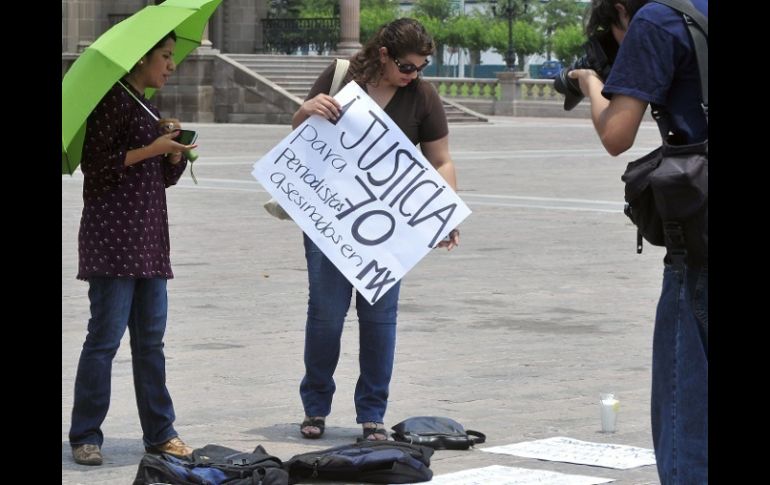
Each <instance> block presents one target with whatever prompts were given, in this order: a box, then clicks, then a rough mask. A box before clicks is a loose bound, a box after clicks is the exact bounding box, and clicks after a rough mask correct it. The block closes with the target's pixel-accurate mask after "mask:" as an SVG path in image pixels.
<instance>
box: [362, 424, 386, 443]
mask: <svg viewBox="0 0 770 485" xmlns="http://www.w3.org/2000/svg"><path fill="white" fill-rule="evenodd" d="M366 424H370V425H371V424H373V425H374V426H364V427H363V435H364V436H363V439H364V440H368V441H386V440H387V439H388V431H387V430H386V429H385V425H384V424H383V423H364V425H366Z"/></svg>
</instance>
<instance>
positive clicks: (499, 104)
mask: <svg viewBox="0 0 770 485" xmlns="http://www.w3.org/2000/svg"><path fill="white" fill-rule="evenodd" d="M495 75H496V76H497V81H498V82H499V83H500V99H499V100H497V101H495V114H496V115H500V116H515V115H516V100H517V99H518V98H519V79H521V78H523V77H524V75H525V74H524V73H523V72H520V71H515V72H514V71H503V72H496V73H495Z"/></svg>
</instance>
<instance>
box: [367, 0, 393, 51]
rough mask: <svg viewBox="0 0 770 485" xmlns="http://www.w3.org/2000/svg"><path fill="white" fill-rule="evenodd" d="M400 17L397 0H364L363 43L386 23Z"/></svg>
mask: <svg viewBox="0 0 770 485" xmlns="http://www.w3.org/2000/svg"><path fill="white" fill-rule="evenodd" d="M398 17H399V12H398V1H397V0H362V1H361V15H360V17H359V18H360V22H359V26H360V30H361V43H362V44H363V43H365V42H366V41H367V40H369V38H370V37H371V36H372V35H374V33H375V32H377V29H379V28H380V27H381V26H383V25H384V24H386V23H388V22H390V21H392V20H394V19H397V18H398Z"/></svg>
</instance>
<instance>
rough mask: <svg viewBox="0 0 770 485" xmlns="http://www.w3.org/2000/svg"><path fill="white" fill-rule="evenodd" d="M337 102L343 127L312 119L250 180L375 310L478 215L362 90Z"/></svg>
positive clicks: (351, 89)
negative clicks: (454, 231)
mask: <svg viewBox="0 0 770 485" xmlns="http://www.w3.org/2000/svg"><path fill="white" fill-rule="evenodd" d="M335 98H336V99H337V101H339V103H340V104H341V105H342V116H341V117H340V118H339V119H338V120H337V121H336V123H333V122H330V121H328V120H326V119H324V118H322V117H320V116H312V117H310V118H309V119H308V120H307V121H305V122H304V123H302V124H301V125H300V126H298V127H297V129H295V130H294V131H293V132H292V133H291V134H289V136H287V137H286V138H284V139H283V140H282V141H281V142H280V143H278V145H276V146H275V147H274V148H273V149H272V150H270V152H268V153H267V154H266V155H265V156H264V157H262V158H261V159H260V160H259V161H257V162H256V163H255V164H254V170H253V172H252V175H253V176H254V178H256V179H257V180H258V181H259V182H260V183H261V184H262V185H263V186H264V187H265V188H266V189H267V191H268V192H270V194H271V195H272V196H273V197H274V198H275V199H276V200H277V201H278V203H279V204H281V206H282V207H283V208H284V209H285V210H286V212H288V213H289V215H291V217H292V219H294V221H295V222H296V223H297V224H298V225H299V226H300V228H302V230H303V231H304V232H305V234H307V235H308V237H310V239H311V240H312V241H313V242H314V243H315V244H316V245H317V246H318V247H319V248H320V249H321V251H323V253H324V254H325V255H326V257H327V258H329V260H331V261H332V262H333V263H334V264H335V265H336V266H337V268H338V269H339V270H340V271H341V272H342V274H344V275H345V277H346V278H347V279H348V280H349V281H350V282H351V283H352V284H353V286H355V288H356V289H357V290H358V291H359V292H360V293H361V294H362V295H364V297H365V298H366V299H367V300H368V301H369V302H370V303H374V302H376V301H377V300H378V299H379V298H380V297H381V296H382V295H384V294H385V292H387V291H388V289H389V288H390V287H391V286H393V285H394V284H395V283H396V282H398V281H399V280H400V279H401V278H403V277H404V275H405V274H406V273H407V272H408V271H409V270H410V269H412V267H413V266H414V265H415V264H417V262H418V261H420V259H422V258H423V257H424V256H425V255H426V254H427V253H428V252H429V251H430V250H431V249H432V248H433V247H435V246H436V244H437V243H438V242H439V241H440V240H441V239H442V238H443V237H444V236H446V235H447V234H448V233H449V231H451V230H452V229H454V228H455V227H456V226H457V225H459V224H460V222H461V221H462V220H463V219H465V218H466V217H467V216H468V215H469V214H470V212H471V211H470V209H469V208H468V206H466V205H465V203H464V202H463V201H462V200H461V199H460V198H459V197H458V196H457V194H455V192H454V191H453V190H452V188H451V187H449V186H448V185H447V183H446V181H445V180H444V179H443V178H442V177H441V175H439V173H438V172H437V171H436V170H435V169H434V168H433V167H432V166H431V164H430V163H429V162H428V161H427V160H426V159H425V157H424V156H423V155H422V152H420V150H419V149H418V148H417V147H415V146H414V145H413V144H412V143H411V142H410V141H409V139H408V138H407V137H406V136H405V135H404V134H403V132H402V131H401V129H400V128H398V126H396V124H395V123H394V122H393V120H391V119H390V117H389V116H388V115H387V114H385V112H384V111H383V110H382V109H381V108H380V107H379V106H378V105H377V104H376V103H375V102H374V101H372V99H371V98H369V96H368V95H367V94H366V93H365V92H364V91H363V90H362V89H361V88H360V87H359V86H358V85H357V84H356V83H354V82H351V83H348V85H347V86H345V88H343V89H342V90H341V91H340V92H339V93H337V95H336V96H335Z"/></svg>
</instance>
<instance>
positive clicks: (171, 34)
mask: <svg viewBox="0 0 770 485" xmlns="http://www.w3.org/2000/svg"><path fill="white" fill-rule="evenodd" d="M168 39H171V40H173V41H174V42H176V32H174V31H173V30H172V31H171V32H169V33H168V34H166V35H164V36H163V38H162V39H160V40H159V41H158V43H157V44H155V45H154V46H152V49H150V50H148V51H147V54H145V56H147V57H149V56H150V55H151V54H152V51H154V50H156V49H160V48H161V47H163V44H165V43H166V41H167V40H168Z"/></svg>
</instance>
